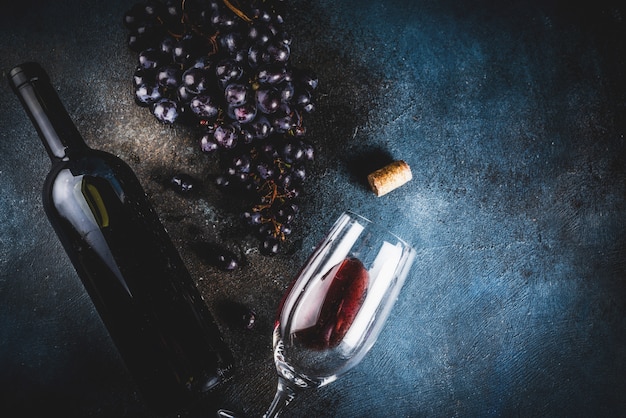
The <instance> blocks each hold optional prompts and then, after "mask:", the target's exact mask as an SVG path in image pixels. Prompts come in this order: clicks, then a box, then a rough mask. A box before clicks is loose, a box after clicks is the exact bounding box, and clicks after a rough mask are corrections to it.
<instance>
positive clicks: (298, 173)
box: [291, 164, 306, 183]
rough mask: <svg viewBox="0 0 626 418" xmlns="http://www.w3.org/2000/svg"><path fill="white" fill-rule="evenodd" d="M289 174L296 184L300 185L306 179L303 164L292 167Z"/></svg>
mask: <svg viewBox="0 0 626 418" xmlns="http://www.w3.org/2000/svg"><path fill="white" fill-rule="evenodd" d="M291 173H292V175H293V179H294V180H295V181H296V182H298V183H302V182H304V180H305V179H306V167H305V166H304V164H298V165H296V166H294V167H293V168H292V170H291Z"/></svg>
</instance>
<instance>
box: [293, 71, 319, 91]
mask: <svg viewBox="0 0 626 418" xmlns="http://www.w3.org/2000/svg"><path fill="white" fill-rule="evenodd" d="M295 80H296V81H297V82H298V83H301V84H302V85H303V86H304V87H306V88H307V89H308V90H311V91H312V90H315V89H316V88H317V85H318V83H319V82H318V79H317V75H316V74H315V73H314V72H313V71H311V70H300V71H298V72H297V75H296V77H295Z"/></svg>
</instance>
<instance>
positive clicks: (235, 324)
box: [218, 302, 256, 330]
mask: <svg viewBox="0 0 626 418" xmlns="http://www.w3.org/2000/svg"><path fill="white" fill-rule="evenodd" d="M218 314H219V316H220V318H221V319H222V320H223V321H224V322H225V323H226V324H228V326H229V327H231V328H233V329H242V330H251V329H253V328H254V327H255V324H256V313H255V312H254V311H253V310H252V309H250V308H248V307H247V306H245V305H243V304H240V303H235V302H222V303H220V304H219V306H218Z"/></svg>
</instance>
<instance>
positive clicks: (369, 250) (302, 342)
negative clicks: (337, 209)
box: [264, 212, 415, 418]
mask: <svg viewBox="0 0 626 418" xmlns="http://www.w3.org/2000/svg"><path fill="white" fill-rule="evenodd" d="M414 258H415V250H414V249H413V248H412V247H411V246H410V245H408V244H407V243H406V242H405V241H403V240H402V239H400V238H398V237H397V236H395V235H393V234H391V233H390V232H388V231H387V230H385V229H383V228H381V227H379V226H377V225H376V224H374V223H373V222H371V221H369V220H367V219H365V218H363V217H362V216H359V215H357V214H355V213H352V212H344V213H343V214H341V216H340V217H339V218H338V219H337V221H336V222H335V224H334V225H333V226H332V228H331V229H330V232H329V233H328V234H327V235H326V237H325V238H324V239H323V240H322V242H321V243H320V244H319V245H318V246H317V247H316V249H315V251H314V252H313V254H311V256H310V257H309V259H308V260H307V262H306V263H305V265H304V267H303V268H302V270H301V271H300V273H299V274H298V276H297V277H296V279H295V281H294V282H293V283H292V285H291V287H290V289H289V290H288V292H287V293H286V295H285V296H284V298H283V300H282V302H281V305H280V309H279V312H278V315H277V319H276V322H275V326H274V335H273V345H274V362H275V364H276V370H277V372H278V386H277V390H276V395H275V397H274V400H273V401H272V403H271V405H270V407H269V409H268V410H267V412H266V413H265V415H264V417H265V418H270V417H276V416H278V414H279V413H280V412H281V411H282V409H283V408H284V407H285V406H287V404H289V402H291V400H292V399H293V398H294V397H295V396H296V394H297V393H298V392H299V391H301V390H303V389H307V388H318V387H320V386H324V385H326V384H328V383H331V382H333V381H334V380H336V379H337V378H338V377H339V376H341V375H342V374H344V373H346V372H347V371H348V370H350V369H351V368H352V367H354V366H355V365H356V364H357V363H359V361H361V359H362V358H363V356H365V354H366V353H367V351H368V350H369V349H370V348H371V347H372V345H373V344H374V342H375V341H376V338H377V337H378V334H379V333H380V331H381V329H382V326H383V324H384V322H385V320H386V318H387V317H388V315H389V312H390V311H391V308H392V306H393V304H394V302H395V301H396V299H397V298H398V294H399V293H400V289H401V288H402V285H403V283H404V281H405V279H406V276H407V274H408V271H409V269H410V267H411V265H412V263H413V260H414Z"/></svg>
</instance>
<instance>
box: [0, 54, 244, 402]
mask: <svg viewBox="0 0 626 418" xmlns="http://www.w3.org/2000/svg"><path fill="white" fill-rule="evenodd" d="M9 82H10V84H11V87H12V88H13V91H14V92H15V94H16V95H17V96H18V97H19V99H20V101H21V103H22V105H23V106H24V108H25V110H26V112H27V114H28V115H29V117H30V119H31V120H32V122H33V124H34V125H35V127H36V129H37V131H38V133H39V136H40V138H41V140H42V142H43V144H44V146H45V148H46V150H47V152H48V154H49V156H50V158H51V160H52V168H51V170H50V173H49V174H48V176H47V179H46V181H45V184H44V188H43V205H44V209H45V212H46V214H47V216H48V219H49V221H50V223H51V224H52V226H53V227H54V230H55V231H56V233H57V235H58V237H59V239H60V241H61V243H62V245H63V247H64V248H65V251H66V252H67V254H68V256H69V258H70V260H71V261H72V264H73V265H74V268H75V269H76V271H77V273H78V276H79V277H80V279H81V281H82V283H83V285H84V287H85V288H86V290H87V293H88V294H89V296H90V297H91V299H92V301H93V303H94V305H95V307H96V309H97V311H98V313H99V315H100V316H101V318H102V320H103V322H104V324H105V326H106V327H107V329H108V331H109V334H110V336H111V338H112V339H113V341H114V343H115V345H116V346H117V348H118V350H119V352H120V354H121V356H122V358H123V360H124V362H125V364H126V366H127V369H128V370H129V371H130V373H131V375H132V376H133V378H134V380H135V383H136V385H137V387H138V389H139V392H140V394H142V395H143V398H144V399H145V401H146V403H147V404H148V405H149V406H151V407H152V409H153V410H154V411H158V412H160V413H164V414H169V413H171V412H174V411H179V410H182V409H184V408H185V407H186V406H188V405H190V404H191V403H193V402H194V401H196V400H198V399H199V398H200V397H201V396H202V395H203V394H204V393H206V392H209V391H212V389H213V388H215V387H217V386H218V385H219V384H220V383H221V382H223V381H224V380H227V379H228V377H229V376H230V375H231V368H232V362H233V358H232V354H231V352H230V350H229V348H228V347H227V346H226V344H225V342H224V340H223V338H222V336H221V333H220V330H219V328H218V326H217V324H216V322H215V321H214V318H213V316H212V315H211V313H210V311H209V310H208V306H207V305H206V303H205V301H204V300H203V299H202V297H201V295H200V292H199V291H198V289H197V288H196V286H195V283H194V282H193V279H192V277H191V275H190V274H189V271H188V270H187V269H186V268H185V265H184V264H183V261H182V259H181V257H180V255H179V253H178V252H177V250H176V248H175V247H174V245H173V243H172V242H171V240H170V238H169V235H168V234H167V232H166V230H165V228H164V227H163V225H162V223H161V222H160V220H159V217H158V215H157V213H156V212H155V210H154V208H153V207H152V206H151V204H150V202H149V200H148V198H147V196H146V194H145V192H144V190H143V188H142V186H141V184H140V182H139V180H138V179H137V177H136V176H135V174H134V173H133V171H132V169H131V168H130V167H129V166H128V165H127V164H126V163H124V162H123V161H122V160H121V159H119V158H117V157H116V156H114V155H112V154H109V153H106V152H103V151H100V150H96V149H93V148H90V147H88V146H87V144H86V143H85V141H84V140H83V138H82V136H81V135H80V133H79V132H78V130H77V128H76V126H75V125H74V123H73V122H72V120H71V118H70V116H69V114H68V113H67V111H66V110H65V108H64V106H63V104H62V102H61V100H60V98H59V96H58V95H57V93H56V92H55V90H54V88H53V87H52V85H51V82H50V79H49V77H48V75H47V74H46V72H45V71H44V69H43V68H42V67H41V66H40V65H39V64H37V63H32V62H28V63H24V64H22V65H19V66H17V67H15V68H13V69H12V70H11V71H10V73H9Z"/></svg>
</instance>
